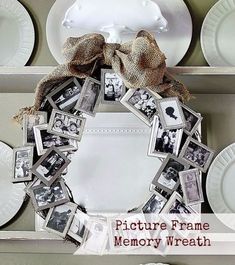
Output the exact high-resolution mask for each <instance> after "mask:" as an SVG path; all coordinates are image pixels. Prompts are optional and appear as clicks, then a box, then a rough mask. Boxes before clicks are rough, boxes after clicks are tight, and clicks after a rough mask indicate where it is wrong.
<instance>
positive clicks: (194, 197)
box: [179, 169, 204, 205]
mask: <svg viewBox="0 0 235 265" xmlns="http://www.w3.org/2000/svg"><path fill="white" fill-rule="evenodd" d="M179 175H180V183H181V186H182V191H183V199H184V202H185V204H186V205H194V204H200V203H202V202H203V201H204V199H203V192H202V185H201V181H200V172H199V170H198V169H190V170H186V171H182V172H180V173H179Z"/></svg>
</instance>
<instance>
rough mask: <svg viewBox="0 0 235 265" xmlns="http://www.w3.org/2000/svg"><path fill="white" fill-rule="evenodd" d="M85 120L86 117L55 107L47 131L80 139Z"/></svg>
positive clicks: (64, 136)
mask: <svg viewBox="0 0 235 265" xmlns="http://www.w3.org/2000/svg"><path fill="white" fill-rule="evenodd" d="M85 122H86V119H85V118H82V117H80V116H76V115H73V114H69V113H66V112H63V111H59V110H55V109H53V110H52V113H51V117H50V121H49V125H48V129H47V132H49V133H52V134H55V135H59V136H62V137H63V138H68V139H73V140H76V141H80V140H81V138H82V133H83V130H84V126H85Z"/></svg>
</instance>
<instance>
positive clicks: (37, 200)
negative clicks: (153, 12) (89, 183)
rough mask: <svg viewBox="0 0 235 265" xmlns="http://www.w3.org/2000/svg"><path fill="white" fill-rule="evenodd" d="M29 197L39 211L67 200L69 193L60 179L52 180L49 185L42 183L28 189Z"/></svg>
mask: <svg viewBox="0 0 235 265" xmlns="http://www.w3.org/2000/svg"><path fill="white" fill-rule="evenodd" d="M30 197H31V199H32V202H33V205H34V207H35V210H36V211H41V210H44V209H48V208H51V207H54V206H56V205H60V204H62V203H66V202H68V201H69V200H70V199H69V195H68V192H67V189H66V186H65V184H64V182H63V181H62V180H60V181H58V182H54V183H53V184H52V185H51V186H50V187H49V186H47V185H45V184H44V183H43V184H40V185H38V186H34V187H32V188H31V189H30Z"/></svg>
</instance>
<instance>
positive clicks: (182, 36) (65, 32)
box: [46, 0, 192, 66]
mask: <svg viewBox="0 0 235 265" xmlns="http://www.w3.org/2000/svg"><path fill="white" fill-rule="evenodd" d="M155 1H156V3H157V4H158V5H159V7H160V8H161V11H162V14H163V16H164V17H165V18H166V19H167V21H168V26H169V31H168V32H165V33H161V34H158V35H156V39H157V42H158V44H159V46H160V48H161V50H162V51H163V52H164V53H165V55H166V57H167V61H166V62H167V66H174V65H176V64H178V63H179V62H180V60H181V59H182V58H183V57H184V55H185V53H186V52H187V50H188V47H189V45H190V42H191V38H192V20H191V16H190V13H189V11H188V8H187V6H186V5H185V3H184V1H183V0H155ZM73 3H74V0H66V1H64V0H56V2H55V3H54V5H53V6H52V8H51V10H50V12H49V14H48V18H47V24H46V34H47V42H48V46H49V49H50V51H51V53H52V55H53V56H54V58H55V59H56V61H57V62H58V63H60V64H61V63H64V61H65V60H64V57H63V55H62V46H63V43H64V42H65V40H66V39H67V38H68V37H72V36H73V37H75V36H81V35H83V34H85V33H88V32H87V31H86V32H85V31H84V30H81V29H66V28H65V27H63V26H62V24H61V23H62V21H63V19H64V15H65V12H66V10H67V9H68V8H69V7H70V6H71V5H72V4H73ZM124 8H125V7H124ZM90 19H92V18H90ZM104 35H105V34H104ZM133 38H134V35H132V34H129V35H125V36H123V41H126V40H128V39H133Z"/></svg>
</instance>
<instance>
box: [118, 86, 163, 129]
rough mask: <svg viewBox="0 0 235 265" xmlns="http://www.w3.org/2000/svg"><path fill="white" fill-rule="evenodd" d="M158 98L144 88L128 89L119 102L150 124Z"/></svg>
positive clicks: (155, 111) (155, 110)
mask: <svg viewBox="0 0 235 265" xmlns="http://www.w3.org/2000/svg"><path fill="white" fill-rule="evenodd" d="M159 98H161V97H160V96H159V95H157V94H153V93H152V92H150V91H149V90H147V89H144V88H138V89H129V90H128V92H127V93H126V94H125V96H124V97H123V98H122V100H121V103H122V104H123V105H124V106H125V107H126V108H128V109H129V110H130V111H131V112H132V113H133V114H135V115H136V116H137V117H138V118H140V119H141V120H142V121H144V122H145V123H146V124H147V125H148V126H150V125H151V123H152V121H153V118H154V115H155V114H157V113H158V112H157V105H156V104H157V103H156V102H157V99H159Z"/></svg>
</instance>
